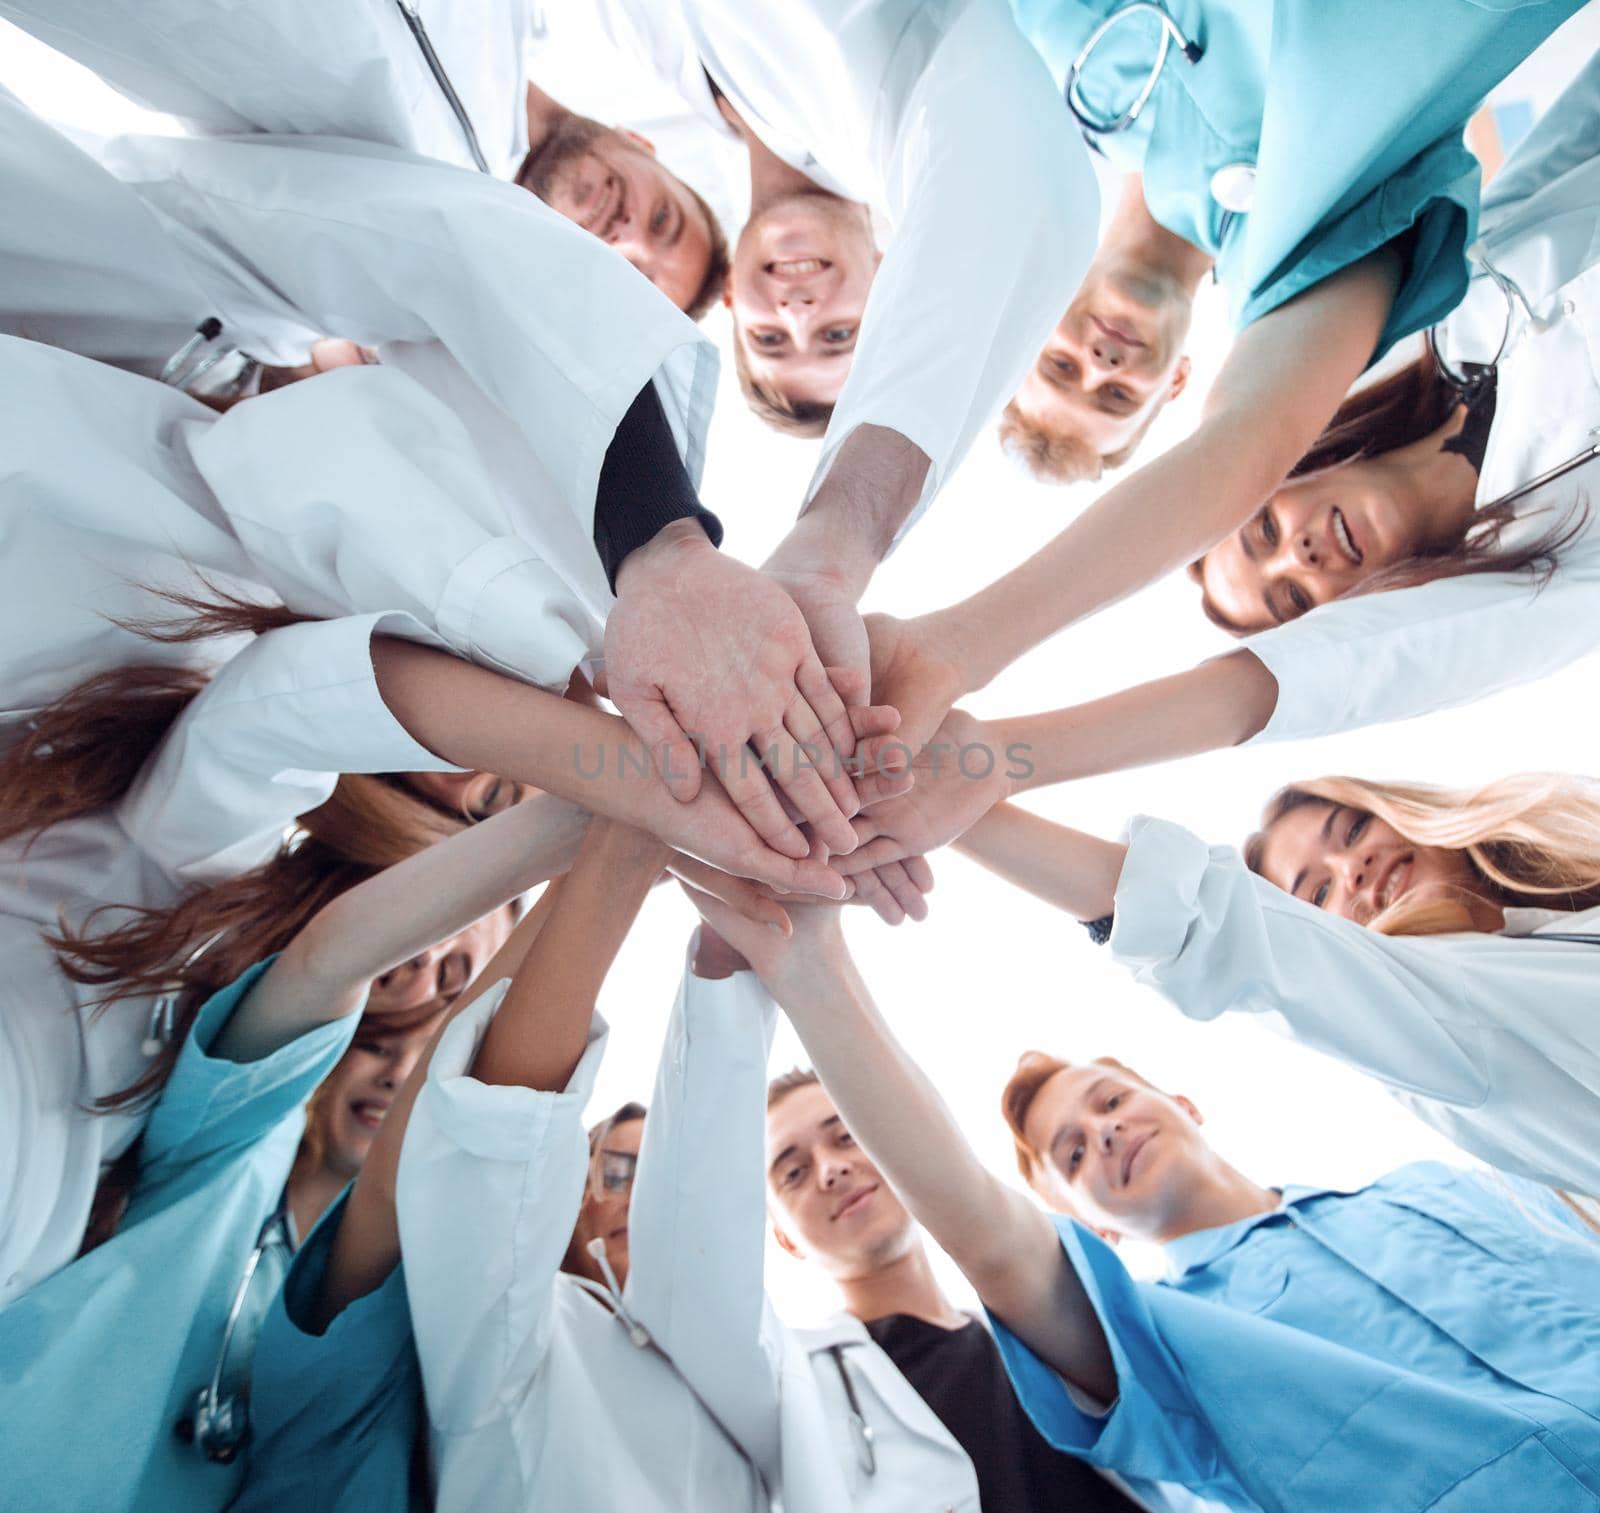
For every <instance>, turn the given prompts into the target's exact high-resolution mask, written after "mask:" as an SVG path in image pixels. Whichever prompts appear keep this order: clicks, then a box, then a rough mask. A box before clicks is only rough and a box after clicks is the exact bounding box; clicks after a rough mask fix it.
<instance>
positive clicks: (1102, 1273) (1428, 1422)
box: [996, 1162, 1600, 1513]
mask: <svg viewBox="0 0 1600 1513" xmlns="http://www.w3.org/2000/svg"><path fill="white" fill-rule="evenodd" d="M1524 1191H1529V1192H1536V1191H1538V1190H1535V1189H1532V1187H1531V1184H1529V1185H1526V1186H1525V1188H1524ZM1537 1203H1538V1199H1537V1198H1532V1197H1524V1196H1522V1195H1521V1193H1519V1192H1518V1191H1517V1190H1515V1189H1514V1188H1513V1187H1512V1185H1511V1184H1510V1183H1508V1182H1507V1181H1506V1180H1505V1179H1502V1178H1498V1177H1494V1176H1485V1175H1481V1174H1478V1173H1475V1172H1466V1171H1461V1170H1458V1169H1456V1168H1454V1167H1449V1166H1444V1165H1441V1164H1439V1163H1437V1162H1424V1163H1420V1164H1418V1165H1415V1166H1406V1167H1402V1168H1400V1169H1399V1170H1398V1171H1395V1172H1392V1173H1390V1174H1389V1175H1388V1176H1387V1177H1385V1178H1383V1179H1382V1180H1381V1181H1379V1182H1376V1183H1374V1184H1373V1185H1372V1186H1371V1187H1368V1188H1364V1189H1362V1190H1361V1191H1359V1192H1355V1193H1338V1192H1328V1191H1313V1190H1309V1189H1306V1190H1297V1189H1292V1188H1291V1189H1289V1190H1287V1191H1286V1192H1285V1195H1284V1202H1283V1205H1282V1206H1281V1208H1280V1209H1278V1210H1277V1211H1276V1212H1274V1213H1270V1214H1262V1215H1259V1216H1257V1217H1255V1218H1251V1219H1245V1220H1242V1221H1241V1222H1239V1223H1237V1224H1230V1225H1226V1226H1224V1227H1222V1228H1218V1229H1208V1230H1201V1231H1200V1232H1198V1233H1196V1234H1191V1235H1185V1236H1183V1237H1182V1238H1181V1239H1179V1240H1176V1241H1174V1242H1172V1243H1171V1244H1169V1245H1168V1246H1167V1247H1166V1251H1167V1258H1168V1262H1169V1265H1170V1268H1171V1270H1172V1273H1173V1275H1172V1277H1171V1279H1170V1280H1169V1281H1165V1282H1156V1283H1151V1282H1136V1281H1134V1280H1133V1279H1132V1278H1131V1277H1130V1276H1129V1275H1128V1273H1127V1271H1126V1270H1125V1269H1124V1268H1123V1266H1122V1263H1121V1262H1120V1261H1119V1260H1118V1259H1117V1257H1116V1255H1115V1253H1114V1251H1113V1250H1112V1249H1111V1248H1110V1247H1109V1246H1108V1245H1106V1244H1105V1243H1104V1242H1103V1241H1102V1240H1100V1239H1098V1238H1097V1237H1096V1236H1095V1235H1094V1234H1093V1233H1091V1232H1090V1231H1089V1230H1087V1229H1085V1228H1083V1227H1082V1226H1081V1225H1078V1224H1075V1223H1074V1222H1073V1221H1072V1220H1070V1219H1065V1218H1061V1219H1058V1220H1057V1228H1058V1231H1059V1233H1060V1237H1061V1245H1062V1249H1063V1250H1064V1251H1065V1253H1066V1255H1067V1258H1068V1260H1069V1261H1070V1262H1071V1264H1072V1265H1073V1267H1074V1268H1075V1269H1076V1270H1077V1272H1078V1275H1079V1276H1080V1277H1081V1278H1082V1280H1083V1282H1084V1285H1085V1287H1086V1289H1087V1291H1088V1293H1089V1297H1090V1300H1091V1302H1092V1303H1093V1306H1094V1309H1095V1312H1096V1313H1097V1315H1098V1316H1099V1318H1100V1321H1101V1324H1102V1325H1103V1326H1104V1329H1105V1333H1106V1338H1107V1340H1108V1342H1109V1343H1110V1345H1111V1353H1112V1357H1113V1359H1114V1360H1115V1362H1116V1370H1117V1383H1118V1389H1119V1390H1118V1397H1117V1400H1116V1402H1115V1403H1114V1404H1112V1406H1111V1408H1110V1410H1109V1412H1106V1413H1103V1414H1096V1413H1093V1412H1090V1411H1087V1409H1086V1407H1085V1406H1084V1405H1083V1404H1082V1402H1081V1401H1079V1400H1075V1398H1074V1396H1073V1395H1072V1394H1071V1393H1069V1392H1068V1390H1067V1388H1066V1386H1065V1384H1064V1382H1063V1381H1062V1378H1061V1377H1059V1376H1058V1375H1057V1374H1056V1373H1055V1372H1054V1371H1052V1370H1051V1369H1050V1368H1049V1367H1047V1366H1046V1365H1045V1364H1044V1363H1043V1362H1042V1361H1041V1360H1040V1359H1039V1358H1038V1357H1037V1356H1035V1355H1034V1354H1033V1353H1032V1352H1031V1351H1030V1350H1028V1349H1027V1347H1026V1346H1024V1345H1023V1344H1021V1342H1020V1341H1018V1340H1017V1338H1016V1336H1015V1335H1013V1334H1011V1333H1010V1332H1009V1331H1008V1330H1006V1328H1005V1327H1004V1326H1003V1325H999V1326H998V1327H997V1329H996V1337H997V1339H998V1340H999V1342H1000V1347H1001V1354H1002V1356H1003V1357H1004V1359H1005V1362H1006V1369H1007V1370H1008V1371H1009V1372H1010V1374H1011V1380H1012V1383H1013V1385H1014V1386H1015V1388H1016V1391H1017V1396H1018V1397H1019V1398H1020V1399H1021V1401H1022V1404H1023V1406H1024V1407H1025V1408H1026V1409H1027V1410H1028V1413H1029V1415H1030V1416H1031V1417H1032V1418H1033V1421H1034V1423H1035V1424H1037V1425H1038V1427H1039V1430H1040V1432H1041V1433H1042V1434H1043V1435H1044V1436H1045V1438H1046V1439H1048V1440H1049V1441H1050V1443H1051V1444H1053V1445H1055V1446H1056V1447H1057V1448H1058V1449H1061V1450H1066V1451H1069V1452H1070V1453H1072V1454H1074V1455H1081V1456H1083V1457H1084V1458H1086V1459H1088V1460H1091V1461H1093V1462H1094V1463H1095V1464H1097V1465H1101V1466H1106V1467H1108V1468H1110V1469H1112V1470H1115V1471H1118V1472H1122V1473H1124V1474H1126V1475H1132V1476H1138V1477H1145V1478H1149V1479H1151V1480H1157V1481H1174V1482H1177V1483H1179V1484H1180V1485H1182V1486H1186V1487H1188V1488H1190V1489H1191V1490H1193V1491H1195V1492H1199V1493H1201V1494H1203V1495H1204V1496H1207V1497H1210V1498H1213V1499H1215V1500H1216V1501H1218V1502H1221V1503H1222V1504H1223V1505H1224V1506H1226V1507H1229V1508H1252V1509H1253V1508H1257V1507H1261V1508H1269V1509H1284V1510H1293V1513H1320V1510H1327V1513H1348V1510H1350V1509H1355V1508H1359V1509H1361V1510H1362V1513H1391V1510H1392V1513H1400V1510H1406V1513H1416V1510H1421V1509H1424V1508H1426V1509H1430V1510H1435V1513H1512V1510H1519V1513H1520V1510H1521V1509H1534V1508H1537V1509H1539V1510H1540V1513H1557V1510H1559V1513H1577V1510H1594V1509H1600V1366H1597V1364H1596V1363H1597V1362H1600V1241H1597V1240H1596V1238H1595V1236H1594V1235H1593V1234H1592V1233H1591V1232H1589V1231H1580V1230H1575V1229H1574V1228H1572V1227H1571V1226H1570V1225H1569V1224H1568V1222H1567V1221H1566V1220H1565V1219H1564V1218H1562V1217H1561V1216H1559V1215H1558V1214H1557V1213H1556V1212H1555V1210H1554V1209H1553V1207H1551V1208H1548V1209H1543V1208H1540V1207H1537V1206H1536V1205H1537Z"/></svg>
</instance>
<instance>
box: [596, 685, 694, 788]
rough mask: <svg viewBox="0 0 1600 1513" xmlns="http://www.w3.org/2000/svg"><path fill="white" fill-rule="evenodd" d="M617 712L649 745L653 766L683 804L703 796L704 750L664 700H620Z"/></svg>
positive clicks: (646, 747)
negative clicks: (701, 782) (701, 790)
mask: <svg viewBox="0 0 1600 1513" xmlns="http://www.w3.org/2000/svg"><path fill="white" fill-rule="evenodd" d="M616 704H617V711H618V713H619V714H621V715H622V717H623V719H625V720H626V721H627V722H628V724H629V725H631V726H632V727H633V731H634V734H635V735H637V736H638V737H639V739H640V740H641V741H643V742H644V744H645V749H646V750H647V751H648V752H649V754H650V765H651V766H652V767H653V768H655V770H656V772H657V774H658V775H659V776H660V778H661V781H662V782H663V783H665V784H666V786H667V792H669V793H670V794H671V795H672V796H673V798H675V799H677V801H678V802H679V803H680V804H687V803H689V802H690V801H691V800H692V799H693V798H694V797H695V795H696V794H698V793H699V792H700V748H699V747H698V746H696V745H695V743H694V742H693V741H691V740H690V739H689V737H688V736H687V735H685V734H684V732H683V727H682V726H681V725H679V724H678V722H677V720H676V719H675V718H674V717H673V714H672V711H671V710H670V709H668V708H667V706H666V704H665V703H664V702H663V701H662V700H661V699H660V698H641V699H633V698H618V699H617V701H616Z"/></svg>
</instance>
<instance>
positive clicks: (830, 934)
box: [684, 884, 851, 1005]
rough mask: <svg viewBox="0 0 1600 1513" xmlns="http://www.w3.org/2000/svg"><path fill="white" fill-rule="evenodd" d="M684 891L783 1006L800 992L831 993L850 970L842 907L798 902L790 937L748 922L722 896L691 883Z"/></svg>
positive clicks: (773, 929)
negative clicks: (829, 988) (842, 923)
mask: <svg viewBox="0 0 1600 1513" xmlns="http://www.w3.org/2000/svg"><path fill="white" fill-rule="evenodd" d="M684 892H685V893H687V894H688V896H689V901H690V902H691V903H692V904H693V905H694V906H695V908H696V909H698V910H699V912H700V918H701V919H702V920H704V921H705V923H706V925H708V926H710V928H711V929H712V930H714V931H715V932H716V934H717V935H718V936H719V937H720V939H721V941H722V943H723V945H724V947H725V948H726V949H727V950H729V951H731V952H734V953H737V954H738V956H740V957H741V958H743V960H744V961H745V962H746V963H747V964H748V965H749V967H750V970H751V971H753V972H754V973H755V974H756V975H757V976H758V977H759V978H760V979H761V981H762V982H763V983H765V984H766V987H767V991H768V992H770V993H771V994H772V996H773V997H774V998H776V999H777V1000H778V1002H779V1003H780V1004H784V1005H787V1004H788V1003H789V1002H790V1001H791V1000H792V998H793V997H794V996H795V995H796V994H799V993H803V992H807V991H810V992H817V991H822V992H826V991H828V984H829V983H832V982H835V981H838V980H842V977H843V975H844V974H845V973H846V972H847V971H849V970H851V962H850V953H849V951H848V950H847V949H846V947H845V943H844V931H843V929H842V928H841V925H840V920H841V918H842V911H841V910H839V909H834V908H830V907H829V906H828V905H826V904H796V905H794V906H792V907H791V908H790V910H789V917H790V919H791V920H792V921H793V922H794V931H793V934H792V935H789V936H785V935H784V934H783V932H782V931H780V930H778V929H775V928H774V927H773V926H771V925H758V924H756V923H755V922H754V921H752V920H749V919H746V918H745V917H744V915H742V914H740V913H739V911H738V910H737V909H734V908H731V907H730V906H729V905H727V904H725V903H723V901H722V900H721V899H720V898H713V897H712V896H711V895H710V894H708V893H702V892H700V891H699V890H698V889H696V888H691V887H689V886H688V885H687V884H685V885H684Z"/></svg>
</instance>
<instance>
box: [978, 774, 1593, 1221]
mask: <svg viewBox="0 0 1600 1513" xmlns="http://www.w3.org/2000/svg"><path fill="white" fill-rule="evenodd" d="M959 845H960V848H961V849H962V850H963V851H965V852H966V853H967V854H968V855H970V856H972V857H973V858H975V859H976V860H977V861H979V862H981V863H982V864H983V865H984V866H986V867H988V868H989V869H990V870H991V871H994V872H997V873H999V874H1000V875H1001V876H1002V877H1005V878H1007V879H1009V880H1010V881H1012V882H1014V883H1017V884H1018V885H1019V886H1021V887H1023V888H1026V889H1027V890H1028V891H1029V892H1031V893H1035V894H1037V895H1038V896H1039V897H1041V898H1043V899H1045V900H1047V901H1048V902H1050V903H1053V904H1055V905H1056V906H1057V907H1058V908H1061V909H1064V910H1066V911H1067V912H1068V913H1070V914H1073V915H1076V916H1077V917H1078V918H1079V919H1081V920H1084V921H1086V922H1091V932H1092V933H1094V934H1095V935H1096V937H1097V938H1098V939H1109V941H1110V944H1111V949H1112V952H1113V954H1114V955H1115V956H1116V958H1117V960H1119V961H1120V962H1122V963H1123V964H1124V965H1126V966H1127V967H1128V968H1129V969H1130V970H1131V971H1132V972H1133V974H1134V976H1135V977H1137V978H1138V979H1139V980H1140V981H1141V982H1145V983H1148V984H1149V985H1150V986H1151V987H1154V988H1156V989H1158V990H1159V991H1160V992H1161V993H1162V994H1163V995H1164V996H1165V997H1166V998H1167V999H1169V1000H1170V1001H1171V1002H1172V1003H1173V1004H1174V1005H1175V1006H1176V1007H1177V1008H1178V1009H1179V1010H1181V1011H1182V1012H1183V1013H1185V1014H1187V1015H1188V1016H1189V1017H1190V1018H1192V1019H1213V1018H1215V1017H1217V1016H1218V1015H1219V1014H1222V1013H1224V1012H1226V1011H1229V1010H1233V1011H1242V1012H1245V1013H1256V1014H1262V1015H1269V1016H1271V1018H1272V1020H1273V1021H1274V1023H1275V1024H1276V1026H1277V1027H1279V1028H1281V1029H1283V1030H1286V1031H1287V1033H1288V1034H1289V1035H1290V1036H1291V1037H1292V1038H1294V1039H1296V1040H1299V1041H1302V1042H1304V1043H1305V1044H1307V1045H1310V1046H1314V1047H1315V1048H1316V1049H1318V1050H1321V1051H1324V1052H1326V1053H1327V1054H1329V1055H1331V1056H1335V1057H1337V1058H1338V1059H1339V1060H1341V1061H1345V1062H1348V1063H1349V1064H1350V1065H1352V1066H1354V1067H1356V1068H1358V1069H1359V1070H1361V1071H1363V1072H1366V1073H1367V1074H1368V1075H1369V1076H1372V1077H1376V1078H1377V1079H1378V1080H1379V1081H1380V1082H1382V1083H1384V1084H1385V1085H1386V1086H1387V1087H1388V1088H1389V1090H1390V1091H1391V1092H1392V1093H1393V1094H1394V1095H1395V1097H1396V1098H1398V1099H1399V1100H1400V1102H1401V1103H1403V1104H1404V1105H1406V1107H1408V1108H1410V1109H1411V1110H1412V1111H1413V1112H1414V1113H1415V1114H1416V1115H1417V1116H1418V1117H1419V1118H1421V1119H1423V1120H1424V1121H1426V1122H1427V1123H1428V1124H1430V1125H1432V1126H1433V1127H1434V1128H1435V1129H1437V1130H1439V1131H1440V1132H1441V1133H1443V1134H1444V1135H1446V1136H1447V1137H1448V1138H1450V1139H1451V1140H1453V1141H1454V1142H1455V1143H1456V1144H1457V1145H1459V1146H1461V1147H1462V1148H1463V1149H1464V1150H1468V1151H1471V1152H1472V1153H1473V1154H1474V1155H1477V1156H1480V1157H1482V1158H1483V1159H1484V1160H1485V1161H1487V1162H1489V1163H1490V1164H1492V1165H1494V1166H1496V1167H1499V1168H1500V1169H1501V1170H1503V1171H1507V1172H1513V1173H1516V1174H1518V1175H1520V1176H1524V1177H1528V1178H1531V1179H1533V1180H1535V1181H1539V1182H1545V1183H1548V1184H1549V1185H1550V1186H1552V1187H1554V1188H1557V1189H1564V1190H1567V1191H1570V1192H1572V1193H1578V1194H1585V1195H1587V1196H1588V1197H1590V1198H1593V1197H1596V1196H1600V785H1597V784H1595V783H1594V782H1592V781H1590V780H1588V779H1584V778H1576V777H1565V776H1555V775H1548V774H1528V775H1524V776H1518V777H1511V778H1506V779H1504V780H1502V781H1500V782H1498V783H1493V784H1490V785H1489V786H1487V787H1485V788H1481V789H1477V790H1473V791H1452V790H1449V789H1443V788H1430V787H1425V786H1422V785H1418V784H1384V783H1369V782H1361V781H1357V780H1355V779H1352V778H1328V779H1323V780H1320V781H1318V782H1311V783H1304V784H1300V785H1298V786H1296V787H1293V788H1289V789H1285V790H1284V791H1283V792H1282V793H1280V794H1278V795H1277V796H1275V797H1274V798H1273V800H1272V802H1271V803H1270V804H1269V805H1268V806H1267V810H1266V814H1265V816H1264V818H1263V822H1262V828H1261V830H1260V831H1258V832H1257V833H1256V834H1255V835H1254V836H1252V837H1251V838H1250V840H1249V841H1248V842H1247V843H1246V846H1245V848H1244V850H1243V851H1240V850H1237V849H1235V848H1233V847H1230V846H1208V845H1207V844H1206V843H1205V842H1204V841H1202V840H1201V839H1200V838H1199V837H1198V836H1196V835H1193V834H1191V833H1190V832H1189V831H1187V830H1185V829H1183V828H1182V827H1181V826H1179V825H1174V824H1170V823H1168V822H1166V821H1163V820H1156V819H1150V818H1146V817H1143V816H1141V817H1138V818H1136V819H1134V820H1133V822H1132V823H1131V824H1130V826H1129V827H1128V832H1127V839H1126V841H1123V842H1111V841H1105V840H1101V839H1098V838H1096V837H1094V836H1089V835H1084V834H1081V833H1080V832H1078V831H1075V830H1069V829H1067V828H1065V827H1064V826H1061V825H1055V824H1051V823H1050V822H1049V821H1047V820H1043V819H1040V818H1038V817H1037V816H1036V815H1031V814H1027V813H1025V812H1024V811H1022V810H1019V809H1016V808H1014V807H1013V806H1012V805H1010V804H1001V805H999V806H997V807H996V808H994V809H993V810H991V811H990V812H989V813H988V814H987V815H986V816H985V817H984V818H983V819H982V820H980V821H979V822H978V823H977V824H976V825H974V826H973V827H972V829H971V830H969V831H968V832H967V834H966V835H965V836H963V837H962V838H961V840H960V842H959Z"/></svg>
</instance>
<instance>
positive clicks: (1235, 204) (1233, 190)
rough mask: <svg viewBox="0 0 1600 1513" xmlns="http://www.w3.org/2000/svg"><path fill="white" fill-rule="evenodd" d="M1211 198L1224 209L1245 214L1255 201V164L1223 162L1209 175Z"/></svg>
mask: <svg viewBox="0 0 1600 1513" xmlns="http://www.w3.org/2000/svg"><path fill="white" fill-rule="evenodd" d="M1211 198H1212V199H1214V200H1215V201H1216V202H1217V203H1218V204H1219V205H1220V206H1222V208H1223V209H1224V210H1231V211H1233V212H1234V213H1235V214H1236V215H1243V214H1245V212H1246V211H1248V210H1249V209H1250V207H1251V206H1252V205H1253V204H1254V203H1255V198H1256V165H1255V164H1254V163H1224V164H1223V165H1222V167H1221V168H1219V169H1218V170H1217V171H1216V172H1215V173H1214V174H1212V175H1211Z"/></svg>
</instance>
